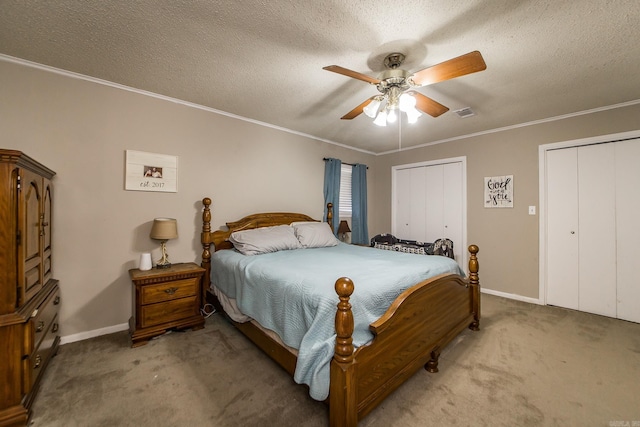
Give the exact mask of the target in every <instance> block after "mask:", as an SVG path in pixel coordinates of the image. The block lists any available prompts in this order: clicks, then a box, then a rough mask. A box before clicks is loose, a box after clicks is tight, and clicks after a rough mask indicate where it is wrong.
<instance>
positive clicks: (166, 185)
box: [124, 150, 178, 193]
mask: <svg viewBox="0 0 640 427" xmlns="http://www.w3.org/2000/svg"><path fill="white" fill-rule="evenodd" d="M125 163H126V165H125V179H124V188H125V190H132V191H155V192H165V193H176V192H177V191H178V157H176V156H168V155H166V154H155V153H146V152H144V151H133V150H127V154H126V160H125Z"/></svg>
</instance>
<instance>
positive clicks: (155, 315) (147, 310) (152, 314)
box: [140, 295, 199, 328]
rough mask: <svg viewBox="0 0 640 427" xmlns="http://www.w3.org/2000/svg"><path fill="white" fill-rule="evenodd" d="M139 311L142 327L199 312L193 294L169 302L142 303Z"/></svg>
mask: <svg viewBox="0 0 640 427" xmlns="http://www.w3.org/2000/svg"><path fill="white" fill-rule="evenodd" d="M141 312H142V313H141V314H142V318H141V319H140V321H141V325H140V326H141V327H143V328H148V327H149V326H154V325H159V324H161V323H167V322H172V321H175V320H181V319H185V318H189V317H190V316H194V315H195V316H197V315H198V314H199V313H198V304H197V302H196V296H195V295H194V296H191V297H187V298H180V299H177V300H174V301H169V302H161V303H158V304H150V305H143V306H142V307H141Z"/></svg>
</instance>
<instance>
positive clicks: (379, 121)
mask: <svg viewBox="0 0 640 427" xmlns="http://www.w3.org/2000/svg"><path fill="white" fill-rule="evenodd" d="M373 124H374V125H378V126H386V125H387V112H386V111H384V110H382V111H380V113H379V114H378V117H376V119H375V120H374V121H373Z"/></svg>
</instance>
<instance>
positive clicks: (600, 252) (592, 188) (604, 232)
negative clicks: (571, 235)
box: [578, 144, 616, 317]
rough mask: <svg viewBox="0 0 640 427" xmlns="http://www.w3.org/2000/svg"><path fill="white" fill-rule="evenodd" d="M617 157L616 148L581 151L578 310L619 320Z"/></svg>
mask: <svg viewBox="0 0 640 427" xmlns="http://www.w3.org/2000/svg"><path fill="white" fill-rule="evenodd" d="M614 154H615V152H614V144H598V145H589V146H584V147H579V148H578V206H579V208H578V223H579V226H580V232H579V235H578V242H579V243H578V252H579V254H580V256H579V263H578V270H579V274H580V290H579V298H578V307H579V310H581V311H586V312H588V313H595V314H601V315H604V316H610V317H616V222H615V217H616V209H615V204H616V182H615V181H616V180H615V163H614Z"/></svg>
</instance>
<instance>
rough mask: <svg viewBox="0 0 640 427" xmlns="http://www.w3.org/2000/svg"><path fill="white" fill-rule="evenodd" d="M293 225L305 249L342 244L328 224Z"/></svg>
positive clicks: (305, 223)
mask: <svg viewBox="0 0 640 427" xmlns="http://www.w3.org/2000/svg"><path fill="white" fill-rule="evenodd" d="M291 225H292V227H293V229H294V230H295V232H296V237H297V238H298V240H299V241H300V243H301V244H302V246H304V247H305V248H324V247H327V246H336V245H337V244H338V243H340V241H339V240H338V239H336V236H334V235H333V232H332V231H331V227H329V224H327V223H326V222H304V223H293V224H291Z"/></svg>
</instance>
